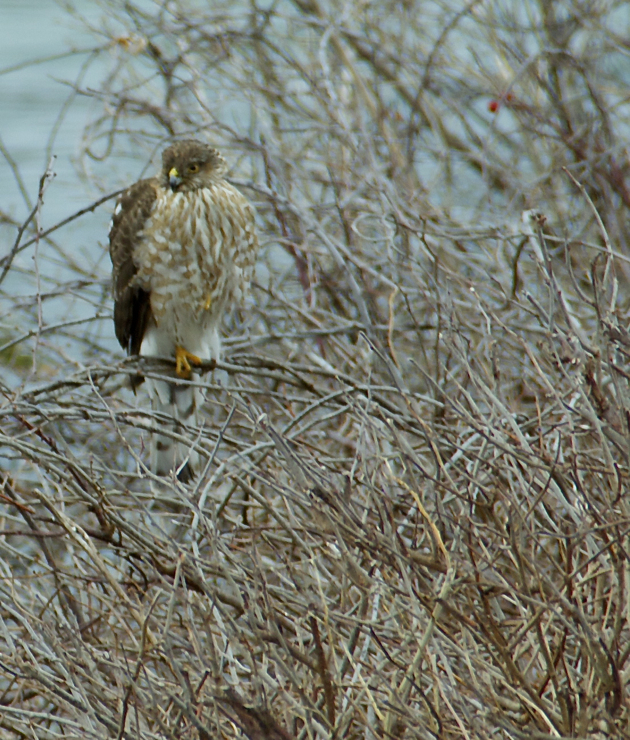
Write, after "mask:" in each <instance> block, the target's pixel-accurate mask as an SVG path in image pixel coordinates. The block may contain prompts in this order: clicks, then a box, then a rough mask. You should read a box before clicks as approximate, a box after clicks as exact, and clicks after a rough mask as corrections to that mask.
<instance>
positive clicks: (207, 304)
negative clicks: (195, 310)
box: [203, 293, 212, 311]
mask: <svg viewBox="0 0 630 740" xmlns="http://www.w3.org/2000/svg"><path fill="white" fill-rule="evenodd" d="M211 305H212V296H211V295H210V293H208V295H207V296H206V302H205V303H204V304H203V310H204V311H209V310H210V306H211Z"/></svg>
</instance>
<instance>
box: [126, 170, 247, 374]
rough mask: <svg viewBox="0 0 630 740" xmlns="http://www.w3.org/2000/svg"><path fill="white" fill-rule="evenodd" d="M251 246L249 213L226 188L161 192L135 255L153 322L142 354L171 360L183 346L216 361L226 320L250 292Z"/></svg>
mask: <svg viewBox="0 0 630 740" xmlns="http://www.w3.org/2000/svg"><path fill="white" fill-rule="evenodd" d="M256 246H257V244H256V236H255V232H254V216H253V209H252V208H251V206H250V205H249V203H248V202H247V201H246V200H245V198H244V197H243V196H242V195H241V194H240V193H239V192H238V191H237V190H236V189H234V188H233V187H232V186H231V185H229V183H226V182H225V181H223V182H221V183H219V184H215V185H213V186H211V187H209V188H203V189H201V190H196V191H193V192H186V193H172V192H171V191H169V190H164V191H163V192H162V193H160V194H159V195H158V197H157V199H156V202H155V205H154V207H153V211H152V213H151V216H150V218H149V219H148V221H147V222H146V224H145V226H144V229H143V230H142V232H141V234H139V244H138V246H137V247H136V250H135V252H134V262H135V264H136V265H137V267H138V273H137V275H136V278H135V279H136V281H137V284H138V285H140V286H141V287H142V288H143V289H144V290H146V291H148V292H149V293H150V296H151V311H152V314H153V318H154V320H155V324H151V325H150V326H149V327H147V331H146V333H145V336H144V339H143V342H142V347H141V350H140V352H141V354H143V355H149V356H151V355H158V356H165V355H172V354H173V352H174V349H175V345H180V346H182V347H184V348H185V349H186V350H188V351H189V352H192V353H193V354H196V355H198V356H199V357H201V358H202V359H218V356H219V350H220V344H219V327H220V324H221V320H222V318H223V314H224V312H225V311H226V310H229V309H231V308H232V307H233V306H234V305H237V304H239V303H240V302H241V300H242V298H243V296H244V294H245V292H246V290H247V287H248V285H249V282H250V279H251V273H252V270H253V262H254V259H255V253H256Z"/></svg>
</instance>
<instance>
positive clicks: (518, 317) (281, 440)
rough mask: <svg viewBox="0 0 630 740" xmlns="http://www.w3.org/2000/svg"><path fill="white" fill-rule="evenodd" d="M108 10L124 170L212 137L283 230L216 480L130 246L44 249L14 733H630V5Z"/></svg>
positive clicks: (97, 55)
mask: <svg viewBox="0 0 630 740" xmlns="http://www.w3.org/2000/svg"><path fill="white" fill-rule="evenodd" d="M103 5H104V8H105V9H106V11H107V13H106V17H105V19H104V21H103V23H102V24H101V25H100V26H99V27H98V28H96V27H95V28H94V29H93V32H94V34H95V36H96V37H98V44H99V45H98V47H97V48H96V49H95V52H94V55H93V61H92V62H91V63H93V64H94V65H97V66H95V68H94V69H98V70H100V73H101V78H100V80H101V81H100V84H99V85H98V86H95V85H94V84H92V85H91V86H90V87H87V86H85V87H82V86H79V87H78V93H79V94H81V95H83V96H89V97H90V98H92V99H93V105H94V108H93V110H94V115H93V118H92V120H91V122H90V124H89V126H88V127H87V128H86V131H85V137H84V140H83V142H82V145H81V160H80V164H81V168H82V172H83V175H84V177H85V178H86V181H89V182H92V183H94V182H98V183H100V184H101V187H102V189H103V196H104V198H106V197H107V196H108V195H110V194H111V193H112V192H113V191H116V190H118V189H119V188H121V187H124V186H125V185H126V184H128V183H129V182H131V181H132V180H133V179H135V178H137V177H138V176H139V174H140V170H141V168H142V167H144V166H145V165H146V163H147V162H149V161H151V160H152V158H154V155H155V154H156V152H157V151H159V150H160V149H161V148H162V146H163V145H164V143H165V142H167V141H169V140H170V138H171V137H172V136H174V135H180V134H186V135H194V136H196V137H199V138H204V139H207V140H208V141H211V142H212V143H214V144H216V145H217V147H218V148H219V149H221V150H222V151H224V152H225V154H226V156H227V158H228V159H229V160H230V162H231V165H232V167H233V169H232V172H231V177H232V179H233V180H234V182H235V183H237V184H238V185H239V187H241V188H243V189H245V190H247V192H248V194H249V196H250V197H251V198H252V200H253V201H255V203H256V205H257V209H258V214H259V224H260V232H261V241H262V244H263V255H262V258H261V263H260V266H259V270H258V273H257V282H256V285H255V287H254V291H253V296H252V298H251V301H250V303H249V304H248V305H247V306H246V307H245V309H244V310H242V311H241V312H240V313H237V314H236V315H235V316H234V317H233V318H232V320H231V321H230V322H229V323H227V324H226V331H225V334H226V340H225V344H226V348H227V352H226V357H225V360H224V362H222V363H219V364H218V367H217V368H216V369H214V370H213V369H212V368H208V373H207V374H206V375H205V376H204V385H205V386H206V387H207V388H208V389H209V394H208V400H207V404H206V421H205V423H204V425H203V427H202V428H200V429H192V428H182V429H181V430H180V431H179V432H178V433H179V434H181V435H182V436H183V437H184V438H186V439H187V440H189V442H190V441H192V440H196V443H197V445H198V447H199V449H200V450H201V451H202V453H203V454H204V455H205V459H206V466H205V469H204V472H203V474H202V475H201V476H200V478H199V479H198V480H197V481H196V483H195V484H194V485H192V486H189V487H184V486H182V485H180V484H179V483H177V482H175V481H169V480H165V479H158V478H155V477H153V476H152V475H151V474H150V472H149V471H148V470H147V467H146V462H147V457H148V455H147V452H148V444H147V440H148V434H149V433H150V431H151V430H152V429H156V428H159V427H160V423H161V422H160V419H159V418H156V417H155V416H154V415H153V414H152V413H151V411H150V407H149V405H148V401H147V397H146V395H144V392H143V391H142V390H140V391H139V395H138V397H137V398H136V397H134V395H133V394H132V393H131V391H130V390H128V382H127V380H128V376H129V375H131V374H134V373H136V372H137V370H138V366H139V365H140V367H141V369H142V370H143V371H144V372H145V373H148V374H155V373H157V374H159V373H160V365H159V363H152V364H151V363H149V362H148V361H146V360H137V359H133V358H132V359H127V360H121V357H120V353H119V352H118V351H117V349H116V348H115V346H114V343H113V327H112V326H111V324H110V318H109V316H108V315H107V316H105V314H106V313H107V312H108V311H110V308H111V303H110V298H109V297H108V294H107V286H108V276H107V269H108V265H107V264H106V263H105V261H103V260H101V261H97V263H96V267H95V269H94V271H93V272H92V273H90V274H86V270H85V267H82V266H81V262H80V260H76V258H75V257H74V256H73V254H72V249H71V248H69V246H68V244H67V243H65V242H64V247H63V248H62V247H60V246H59V244H58V243H57V242H56V241H53V239H57V238H58V233H57V231H51V232H50V233H40V231H38V230H37V229H38V221H37V218H36V216H37V213H38V208H41V207H42V197H40V198H39V199H38V204H37V205H35V206H34V207H33V218H32V220H31V221H29V222H28V223H26V224H25V225H24V226H23V228H21V229H19V233H17V234H15V235H14V241H13V242H12V243H7V248H6V250H5V252H6V253H7V254H8V257H4V261H3V262H2V269H3V272H2V278H3V279H5V282H4V284H3V287H4V288H5V293H4V295H3V298H2V300H3V304H2V305H3V307H4V310H5V315H8V313H9V312H13V313H15V312H16V311H18V310H19V311H20V312H21V316H22V317H23V325H24V326H23V328H24V331H23V333H21V334H19V333H18V334H17V335H16V336H7V338H6V341H5V342H4V346H3V347H2V357H3V359H4V360H5V362H6V364H7V367H10V373H9V374H8V375H7V377H6V378H5V380H4V383H3V400H2V405H1V406H0V410H1V413H2V426H1V432H0V434H1V440H2V455H3V456H4V459H5V460H6V464H5V468H6V472H5V474H4V477H3V493H2V501H1V505H2V513H3V528H2V538H1V540H0V546H1V548H2V561H1V564H2V571H3V577H2V581H1V582H0V599H1V604H2V613H1V616H2V621H1V628H2V633H1V634H2V637H1V656H0V674H1V676H2V679H1V682H0V686H1V693H0V697H1V699H0V701H1V703H2V707H3V711H2V713H1V715H0V726H2V728H3V732H5V733H7V734H8V736H9V735H10V736H12V737H13V736H15V737H25V738H26V737H38V738H40V739H47V738H53V737H60V736H62V737H66V738H70V737H89V738H103V737H118V738H131V737H142V738H153V737H154V738H162V737H182V738H184V737H186V738H188V737H192V738H196V737H199V738H202V739H205V738H211V737H233V736H241V735H242V734H244V735H246V736H247V737H249V738H251V739H252V740H262V739H263V738H270V739H271V738H273V739H274V740H280V739H286V738H306V737H308V738H314V737H317V738H328V737H338V738H348V739H349V738H358V737H362V738H366V739H369V738H373V737H374V738H376V737H378V738H380V737H384V738H385V737H400V738H402V737H405V738H455V737H458V738H459V737H461V738H489V737H493V738H555V737H572V738H578V737H582V738H584V737H602V738H603V737H619V738H622V737H628V736H630V733H629V732H628V729H627V728H628V726H629V721H630V712H629V706H628V687H627V684H628V675H629V672H630V668H629V662H628V658H629V656H630V648H629V647H628V645H629V639H628V638H629V629H628V618H629V614H630V600H629V594H628V591H629V589H630V568H629V564H628V522H629V521H630V519H629V512H628V503H627V500H628V499H627V496H628V476H629V452H630V448H629V444H628V438H629V435H628V431H629V430H628V419H629V411H630V398H629V388H628V378H629V377H630V376H629V374H628V373H629V371H628V364H627V363H626V359H627V358H628V355H629V353H630V335H629V333H628V328H627V326H628V321H627V316H628V310H629V300H628V298H629V296H628V290H627V276H628V259H627V253H628V239H629V231H628V205H629V202H628V198H629V195H628V190H627V188H626V184H625V182H626V175H627V170H628V162H627V155H626V150H625V139H626V137H627V131H628V116H627V113H628V103H627V92H626V88H627V78H628V66H627V58H628V48H629V47H628V41H627V38H626V37H627V34H626V33H625V32H624V31H623V30H622V29H626V28H627V25H628V20H629V13H628V8H627V6H626V4H625V3H622V2H617V3H615V2H608V3H598V2H580V1H578V0H573V1H572V2H571V1H570V0H567V2H564V3H548V2H545V1H544V0H540V1H539V2H537V1H536V0H527V1H526V2H524V3H512V2H505V3H502V2H498V1H495V2H488V3H484V4H482V3H479V2H474V1H473V2H470V3H468V4H466V5H462V4H461V3H456V2H449V1H448V0H444V1H443V2H437V1H434V2H429V1H428V0H427V1H426V2H421V0H417V2H393V0H385V2H381V3H379V4H376V3H365V2H359V1H358V0H350V1H349V2H347V3H344V4H337V3H334V2H325V1H324V0H282V1H281V2H278V3H274V4H265V5H262V4H261V5H258V4H257V3H256V2H251V3H242V4H240V3H233V2H223V1H222V0H217V1H216V2H213V3H212V4H206V3H196V2H186V0H173V1H172V2H166V3H155V4H154V3H149V2H147V3H138V4H134V3H132V2H125V3H122V2H121V3H119V2H115V1H114V0H107V1H106V2H104V3H103ZM98 65H100V66H98ZM123 155H124V156H125V157H129V156H130V155H135V156H136V157H137V161H138V163H139V164H138V170H137V171H135V172H133V173H131V172H128V171H124V172H121V171H120V167H121V165H120V163H121V162H122V163H124V162H128V161H129V160H128V159H121V156H123ZM153 161H154V163H155V159H153ZM112 173H113V174H112ZM46 182H47V180H46V178H43V179H42V185H41V188H40V196H41V195H42V193H43V190H44V187H45V185H46ZM103 207H105V206H103ZM108 207H109V205H108ZM522 212H524V216H523V217H521V213H522ZM79 215H81V214H79ZM16 229H17V227H16ZM60 233H63V232H60ZM105 238H106V237H105V234H104V233H98V234H97V233H95V234H94V240H95V242H96V241H98V243H99V244H100V245H101V246H102V248H103V249H104V248H105ZM12 245H13V246H12ZM44 247H45V250H46V254H48V255H51V254H52V255H54V256H55V260H56V264H57V266H58V267H59V265H61V268H60V269H62V273H60V274H61V277H57V278H56V280H57V282H56V283H55V284H54V285H49V284H48V283H46V285H45V286H43V287H42V285H41V284H40V282H41V280H42V279H44V280H48V279H49V278H48V277H47V276H46V275H44V277H43V278H42V276H41V274H39V273H37V272H32V268H31V272H29V271H28V269H27V268H26V267H24V265H26V264H27V261H26V260H25V261H24V262H20V257H21V256H22V255H24V256H26V255H30V254H32V252H29V250H33V249H39V250H40V253H41V252H43V251H44ZM40 256H41V254H40ZM42 259H43V257H42ZM28 264H32V263H28ZM35 264H36V265H38V264H40V263H39V262H37V261H36V263H35ZM18 269H19V270H21V273H20V274H21V275H22V278H23V279H24V280H30V281H31V283H30V284H31V285H32V288H33V292H32V295H33V296H34V297H32V298H31V299H30V302H27V303H28V305H25V299H24V298H23V297H22V298H19V297H18V296H16V295H13V294H12V293H11V291H10V290H9V289H8V288H7V287H6V286H7V282H6V278H7V277H10V276H12V275H13V274H14V271H15V270H18ZM58 274H59V273H58ZM38 281H40V282H38ZM68 295H73V296H75V297H76V296H79V297H80V301H81V303H80V305H76V304H73V306H74V310H75V311H76V312H77V315H76V316H75V315H74V314H67V315H65V316H64V317H63V320H60V321H57V322H53V323H47V322H46V320H45V316H46V313H45V309H46V307H47V306H48V301H49V300H53V299H54V300H58V299H59V297H60V296H61V298H62V299H63V297H64V296H68ZM20 301H21V302H20ZM42 306H43V307H44V308H43V309H42ZM94 317H96V319H95V318H94ZM104 317H105V318H104ZM105 319H106V320H105Z"/></svg>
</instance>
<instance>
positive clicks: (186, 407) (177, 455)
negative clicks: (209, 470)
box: [150, 374, 202, 483]
mask: <svg viewBox="0 0 630 740" xmlns="http://www.w3.org/2000/svg"><path fill="white" fill-rule="evenodd" d="M191 380H198V378H197V376H196V375H195V374H193V376H192V378H191ZM150 383H151V386H152V387H151V388H150V390H151V395H152V397H153V410H154V411H158V412H159V413H160V414H162V415H163V417H162V418H160V419H159V420H158V423H159V424H160V425H163V426H164V427H165V428H166V429H168V430H169V431H171V432H175V433H176V434H179V435H182V436H185V437H187V438H189V439H190V443H186V442H180V441H178V440H176V439H173V437H171V436H166V435H164V434H154V435H153V438H152V440H151V470H152V471H153V472H154V473H155V474H156V475H165V476H169V475H171V474H173V473H174V474H175V475H176V476H177V478H178V479H179V480H180V481H181V482H182V483H188V482H189V481H190V480H191V479H192V478H193V477H194V476H195V475H196V473H198V472H199V453H198V452H197V451H196V450H195V448H194V440H193V439H192V438H190V433H189V432H187V430H185V429H184V428H183V425H185V426H189V427H190V426H197V424H198V413H197V410H198V407H199V406H200V405H201V400H202V398H201V393H200V391H199V389H197V388H195V387H194V386H192V385H186V384H182V383H177V382H171V381H166V380H151V381H150ZM164 417H169V419H172V421H166V420H165V419H164Z"/></svg>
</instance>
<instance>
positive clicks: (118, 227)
mask: <svg viewBox="0 0 630 740" xmlns="http://www.w3.org/2000/svg"><path fill="white" fill-rule="evenodd" d="M156 186H157V182H156V180H155V179H154V178H152V179H150V180H140V181H139V182H137V183H135V184H134V185H132V186H131V187H130V188H128V189H127V190H125V192H124V193H123V194H122V195H121V196H120V198H119V200H118V203H117V205H116V211H115V212H114V216H113V218H112V226H111V229H110V231H109V253H110V255H111V259H112V264H113V266H114V286H113V287H114V326H115V329H116V337H117V339H118V341H119V342H120V344H121V346H122V348H123V349H124V350H125V351H126V352H127V353H128V354H130V355H137V354H138V353H139V352H140V345H141V344H142V338H143V336H144V332H145V331H146V328H147V325H148V323H149V321H150V319H151V302H150V296H149V293H148V292H147V291H145V290H143V289H142V288H141V287H139V286H138V285H136V284H135V281H134V278H135V276H136V273H137V272H138V267H137V265H136V264H135V262H134V258H133V254H134V249H135V247H136V245H137V243H138V234H139V233H140V232H141V231H142V229H143V228H144V225H145V223H146V221H147V219H148V218H149V216H150V214H151V209H152V208H153V204H154V203H155V199H156V197H157V193H156Z"/></svg>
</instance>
